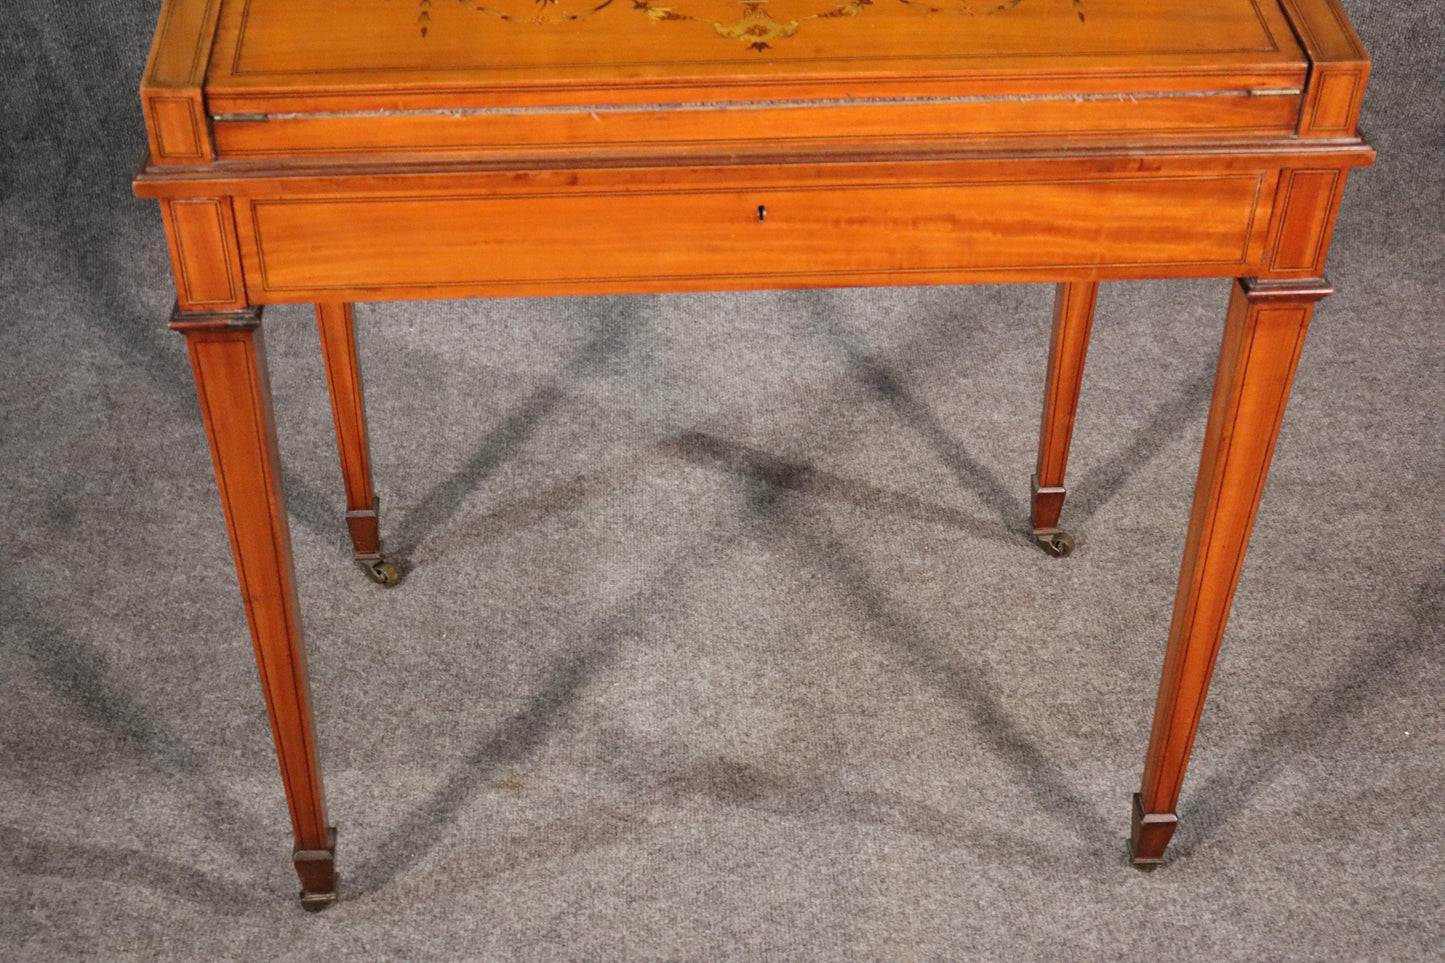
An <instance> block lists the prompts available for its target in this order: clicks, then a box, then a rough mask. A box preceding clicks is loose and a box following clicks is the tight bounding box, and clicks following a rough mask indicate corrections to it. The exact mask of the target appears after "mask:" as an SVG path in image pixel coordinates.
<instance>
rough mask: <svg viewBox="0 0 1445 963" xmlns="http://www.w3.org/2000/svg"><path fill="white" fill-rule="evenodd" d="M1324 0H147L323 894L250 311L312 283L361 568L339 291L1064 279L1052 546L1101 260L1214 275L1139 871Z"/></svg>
mask: <svg viewBox="0 0 1445 963" xmlns="http://www.w3.org/2000/svg"><path fill="white" fill-rule="evenodd" d="M1368 73H1369V60H1368V57H1367V56H1366V54H1365V51H1364V49H1363V48H1362V47H1361V45H1360V42H1359V39H1358V38H1357V37H1356V35H1355V33H1354V31H1353V30H1352V29H1351V27H1350V25H1349V23H1348V21H1347V20H1346V18H1345V15H1344V13H1343V12H1342V11H1341V9H1340V7H1339V5H1338V3H1337V2H1336V0H987V2H985V0H742V2H737V0H164V3H163V6H162V10H161V16H160V23H159V26H158V27H157V30H156V36H155V42H154V45H153V46H152V48H151V53H150V60H149V63H148V65H147V67H146V73H145V79H144V82H143V85H142V88H141V97H142V101H143V105H144V111H145V119H146V126H147V128H148V133H149V145H150V155H149V158H148V160H147V161H146V163H145V165H144V167H143V168H142V170H141V172H140V174H139V175H138V177H137V178H136V182H135V188H136V192H137V193H138V194H140V195H142V196H144V197H153V198H156V199H158V200H159V201H160V204H161V210H162V212H163V215H164V219H165V225H166V232H167V237H168V239H169V243H170V252H171V258H172V263H173V266H174V270H175V279H176V289H177V306H176V311H175V314H174V316H173V317H172V319H171V327H173V328H175V329H176V330H177V331H180V332H182V333H183V334H184V335H185V337H186V341H187V344H188V346H189V351H190V358H191V367H192V371H193V372H194V375H195V381H196V390H197V392H198V394H199V396H200V402H201V411H202V414H203V417H204V419H205V424H206V431H207V433H208V435H209V438H210V445H211V455H212V457H213V459H214V462H215V468H216V480H217V483H218V485H219V488H220V494H221V503H222V507H223V509H224V511H225V515H226V524H227V527H228V529H229V531H230V537H231V546H232V549H233V551H234V554H235V561H236V569H237V573H238V575H239V578H240V583H241V594H242V598H243V600H244V602H245V607H246V616H247V619H248V620H249V623H250V628H251V636H252V641H253V642H254V644H255V652H256V660H257V663H258V665H259V668H260V675H261V684H262V689H263V691H264V693H265V698H266V705H267V708H268V710H269V713H270V719H271V726H272V731H273V734H274V736H275V742H276V752H277V755H278V756H279V759H280V764H281V773H282V776H283V779H284V782H285V788H286V799H287V801H288V803H289V805H290V811H291V820H292V823H293V826H294V828H295V834H296V839H295V851H294V862H295V866H296V870H297V872H298V874H299V875H300V878H301V884H302V900H303V903H305V904H306V905H307V906H309V907H312V908H319V907H320V906H324V905H326V904H327V903H328V902H330V901H331V900H333V899H334V898H335V893H336V870H335V831H334V829H333V828H332V826H331V823H330V820H329V819H328V817H327V814H326V806H325V802H324V800H323V795H322V786H321V770H320V764H319V762H318V758H317V752H316V739H315V731H314V726H313V721H312V712H311V707H310V698H309V692H308V682H307V675H306V660H305V653H304V647H303V643H302V635H301V617H300V613H299V611H298V608H297V601H296V599H297V596H296V587H295V577H294V574H293V571H292V564H291V550H290V543H289V535H288V533H287V525H286V507H285V499H284V497H283V494H282V489H281V472H280V468H279V465H278V461H277V454H276V440H275V429H274V426H273V422H272V413H271V400H270V393H269V389H268V387H267V378H266V362H265V355H264V351H263V345H262V339H261V306H262V305H266V304H275V303H288V302H309V303H314V304H315V305H316V310H317V316H318V320H319V325H320V331H321V343H322V348H323V351H324V354H325V362H326V369H327V375H328V379H329V383H330V391H331V403H332V411H333V414H334V416H335V421H336V432H337V438H338V441H339V444H340V450H341V463H342V468H343V476H344V480H345V486H346V500H347V507H348V511H347V514H346V521H347V524H348V526H349V528H350V531H351V536H352V539H353V541H354V543H355V548H356V554H357V557H358V558H359V559H361V560H362V561H363V562H365V563H366V565H367V566H368V571H369V572H370V573H371V574H372V575H373V577H374V578H376V579H377V580H378V581H381V582H388V581H392V580H394V579H395V577H396V571H395V569H394V568H393V567H392V566H391V565H390V564H389V563H388V562H387V561H386V560H385V559H384V558H383V557H382V547H381V543H380V539H379V537H378V526H377V512H376V500H375V498H374V496H373V493H372V485H371V477H370V469H369V466H368V463H367V446H366V431H365V418H364V414H363V411H362V404H361V384H360V378H359V375H358V372H357V365H356V349H355V341H354V337H353V329H352V312H351V305H352V303H353V302H355V301H362V300H384V299H401V298H456V297H487V296H499V295H507V296H511V295H554V294H600V293H634V292H655V291H675V292H680V291H710V290H738V289H746V288H785V287H831V286H845V285H888V284H956V283H963V282H981V281H988V282H1004V281H1040V280H1047V281H1053V282H1057V283H1058V294H1057V301H1056V308H1055V313H1054V326H1053V336H1052V340H1051V344H1050V350H1049V359H1048V374H1047V384H1046V394H1045V403H1044V416H1043V427H1042V431H1041V434H1040V445H1039V456H1038V468H1037V473H1036V475H1035V477H1034V481H1033V526H1034V532H1035V534H1036V535H1037V537H1038V538H1039V541H1040V543H1041V545H1042V546H1043V547H1044V548H1045V549H1046V550H1048V551H1050V552H1052V553H1053V554H1058V555H1064V554H1067V553H1068V551H1069V550H1070V548H1071V546H1072V540H1071V539H1070V538H1069V537H1068V535H1067V534H1066V533H1064V532H1062V531H1061V530H1060V529H1059V524H1058V523H1059V515H1060V509H1061V507H1062V505H1063V501H1064V465H1065V461H1066V458H1067V455H1068V450H1069V438H1070V432H1071V429H1072V426H1073V419H1074V410H1075V406H1076V402H1077V398H1078V390H1079V383H1080V377H1081V374H1082V370H1083V364H1084V355H1085V349H1086V346H1087V343H1088V334H1089V327H1090V324H1091V321H1092V318H1093V311H1094V303H1095V297H1096V294H1097V290H1098V284H1099V282H1100V281H1107V280H1113V279H1122V278H1173V277H1203V276H1210V277H1226V278H1233V279H1235V282H1234V292H1233V296H1232V299H1231V301H1230V305H1229V311H1228V317H1227V321H1226V324H1225V330H1224V338H1223V345H1222V348H1221V351H1220V356H1219V369H1218V375H1217V379H1216V382H1215V388H1214V395H1213V400H1212V402H1211V406H1210V412H1209V421H1208V427H1207V429H1206V436H1205V441H1204V453H1203V457H1202V460H1201V463H1200V469H1199V480H1198V485H1197V488H1196V492H1195V497H1194V507H1193V510H1192V513H1191V516H1190V519H1189V532H1188V537H1187V541H1186V545H1185V550H1184V560H1183V567H1182V571H1181V574H1180V578H1179V590H1178V597H1177V601H1176V605H1175V614H1174V621H1173V626H1172V628H1171V630H1170V635H1169V640H1168V647H1167V650H1166V653H1165V657H1164V672H1163V679H1162V683H1161V685H1160V689H1159V700H1158V705H1157V709H1156V711H1155V716H1154V726H1153V732H1152V735H1151V736H1150V739H1149V747H1148V752H1147V755H1146V758H1145V763H1144V779H1143V786H1142V788H1141V789H1140V791H1139V793H1138V794H1137V795H1135V797H1134V814H1133V831H1132V834H1131V837H1132V851H1133V858H1134V860H1135V862H1137V863H1152V862H1158V861H1159V860H1160V859H1161V857H1162V856H1163V853H1164V848H1165V845H1166V844H1167V843H1168V841H1169V838H1170V836H1171V835H1172V833H1173V832H1174V827H1175V824H1176V817H1175V806H1176V803H1177V801H1178V798H1179V787H1180V782H1181V780H1182V779H1183V775H1184V768H1185V765H1186V763H1187V761H1188V757H1189V750H1190V747H1191V745H1192V743H1193V740H1194V733H1195V729H1196V726H1197V724H1198V720H1199V713H1200V709H1201V707H1202V705H1203V702H1204V697H1205V692H1206V690H1207V688H1208V685H1209V676H1210V672H1211V670H1212V668H1213V665H1214V660H1215V655H1216V653H1217V652H1218V647H1219V642H1220V637H1221V635H1222V633H1223V630H1224V624H1225V619H1226V617H1227V615H1228V613H1229V607H1230V602H1231V599H1232V597H1233V594H1234V588H1235V582H1236V580H1237V578H1238V575H1239V570H1240V564H1241V562H1242V560H1243V557H1244V552H1245V547H1246V544H1247V542H1248V540H1249V533H1250V528H1251V526H1252V524H1253V520H1254V516H1255V511H1256V508H1257V506H1258V503H1259V498H1260V492H1261V489H1262V487H1263V484H1264V478H1265V473H1266V471H1267V469H1268V466H1269V461H1270V455H1271V453H1272V451H1273V448H1274V441H1275V437H1276V434H1277V432H1278V428H1279V424H1280V419H1281V417H1282V416H1283V414H1284V408H1285V401H1286V398H1287V397H1288V395H1289V390H1290V383H1291V380H1292V378H1293V375H1294V370H1295V363H1296V361H1297V359H1298V357H1299V353H1300V346H1301V343H1302V340H1303V338H1304V334H1305V329H1306V326H1307V325H1308V322H1309V319H1310V315H1311V312H1312V310H1313V308H1314V305H1315V303H1316V302H1317V301H1318V300H1319V299H1321V298H1323V297H1325V296H1326V295H1328V294H1329V293H1330V288H1329V285H1328V284H1327V283H1326V282H1325V280H1324V278H1323V268H1324V262H1325V255H1326V252H1327V250H1328V248H1329V244H1330V237H1331V234H1332V232H1333V228H1334V222H1335V214H1336V211H1337V209H1338V206H1339V203H1340V197H1341V193H1342V191H1343V189H1344V186H1345V179H1346V176H1347V174H1348V172H1349V171H1350V170H1351V169H1353V168H1356V167H1361V166H1366V165H1368V164H1370V163H1371V162H1372V161H1373V158H1374V154H1373V152H1372V151H1371V149H1370V147H1369V146H1368V145H1367V144H1366V143H1365V142H1364V141H1363V140H1362V139H1361V138H1360V136H1359V134H1358V131H1357V123H1358V117H1359V108H1360V101H1361V98H1362V96H1363V94H1364V89H1365V82H1366V79H1367V76H1368Z"/></svg>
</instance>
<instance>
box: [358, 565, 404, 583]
mask: <svg viewBox="0 0 1445 963" xmlns="http://www.w3.org/2000/svg"><path fill="white" fill-rule="evenodd" d="M361 570H362V571H363V572H365V573H366V577H367V578H369V579H371V580H372V581H373V582H375V583H376V584H377V585H383V586H385V587H387V588H391V587H392V586H393V585H395V584H396V583H398V582H400V581H401V569H399V568H397V567H396V566H395V565H393V564H392V563H391V562H387V561H377V562H362V563H361Z"/></svg>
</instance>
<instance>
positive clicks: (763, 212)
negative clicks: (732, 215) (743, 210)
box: [758, 204, 768, 224]
mask: <svg viewBox="0 0 1445 963" xmlns="http://www.w3.org/2000/svg"><path fill="white" fill-rule="evenodd" d="M767 216H768V209H767V208H766V207H764V206H763V205H761V204H759V205H758V223H759V224H761V223H762V222H763V221H764V220H765V219H766V218H767Z"/></svg>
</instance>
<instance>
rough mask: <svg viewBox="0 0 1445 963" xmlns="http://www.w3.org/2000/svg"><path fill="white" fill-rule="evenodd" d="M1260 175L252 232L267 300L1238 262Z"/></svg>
mask: <svg viewBox="0 0 1445 963" xmlns="http://www.w3.org/2000/svg"><path fill="white" fill-rule="evenodd" d="M1265 180H1266V178H1264V177H1262V176H1261V175H1259V174H1257V173H1247V174H1221V175H1212V176H1188V177H1159V176H1154V177H1137V178H1111V179H1107V180H1097V179H1096V180H1057V181H1046V182H1042V183H1040V182H1037V181H1030V182H1027V183H1024V182H1020V183H996V182H995V183H956V184H930V185H905V186H882V185H879V186H867V185H850V186H848V187H831V188H830V187H810V188H799V187H796V186H794V187H788V188H781V189H776V190H772V189H768V188H766V187H758V188H749V189H738V190H729V191H669V192H646V191H643V192H628V193H546V194H514V195H502V196H498V195H490V196H456V195H452V196H386V197H334V198H275V199H267V198H256V199H252V200H251V201H249V202H248V203H247V206H248V208H249V211H248V212H247V215H246V216H244V217H243V218H241V220H242V221H243V224H242V228H241V232H242V243H243V249H244V250H245V254H246V257H245V260H246V267H247V288H248V290H249V291H250V292H251V294H252V296H253V298H254V299H256V300H258V301H268V300H270V301H296V300H309V299H310V298H311V296H312V295H313V294H316V295H321V294H325V293H326V292H330V294H329V295H328V296H338V292H341V293H344V294H345V295H347V296H355V297H356V298H357V299H365V298H367V297H374V296H384V297H397V298H400V297H425V296H438V295H442V296H445V295H447V294H448V293H451V294H454V295H456V296H463V295H471V294H503V295H505V294H531V293H545V292H547V291H555V292H557V293H566V292H576V293H584V292H627V291H648V290H654V291H655V290H707V289H728V288H738V287H757V286H764V287H791V286H799V287H805V286H835V285H838V286H841V285H847V284H887V283H892V284H908V283H913V282H915V281H916V282H917V283H936V282H938V281H940V280H948V279H950V278H954V277H955V276H956V279H957V280H959V281H967V280H970V279H971V277H970V274H971V273H973V272H985V271H986V272H990V273H992V274H994V275H998V273H999V272H1000V271H1004V272H1008V271H1010V270H1012V271H1014V272H1016V273H1018V274H1019V276H1021V277H1022V276H1027V275H1028V274H1029V272H1041V273H1042V272H1048V271H1055V272H1057V271H1060V270H1078V269H1096V270H1099V271H1101V272H1107V271H1108V270H1109V269H1110V268H1111V267H1113V268H1121V269H1123V268H1126V267H1127V266H1129V265H1134V266H1139V265H1143V266H1156V267H1157V266H1165V265H1180V266H1187V267H1191V268H1193V270H1192V271H1183V272H1180V273H1196V274H1208V273H1221V274H1227V273H1231V272H1235V273H1237V272H1238V271H1239V269H1240V268H1241V267H1242V266H1243V265H1245V263H1246V262H1247V261H1248V259H1249V257H1250V252H1251V249H1252V248H1253V247H1254V246H1256V245H1257V244H1258V243H1259V242H1260V241H1261V238H1260V236H1259V235H1260V234H1261V233H1262V229H1263V227H1264V224H1263V222H1264V221H1265V220H1267V218H1265V217H1258V216H1256V215H1257V208H1258V207H1259V206H1260V202H1261V200H1262V199H1265V198H1267V196H1268V194H1269V191H1268V190H1266V189H1264V188H1265V186H1266V185H1265V183H1264V181H1265ZM1126 273H1127V272H1126ZM1166 273H1167V272H1166ZM383 286H385V287H387V288H388V289H389V290H388V291H386V292H385V294H383V295H378V294H377V292H376V289H378V288H380V287H383Z"/></svg>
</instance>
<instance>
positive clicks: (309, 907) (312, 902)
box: [301, 889, 336, 913]
mask: <svg viewBox="0 0 1445 963" xmlns="http://www.w3.org/2000/svg"><path fill="white" fill-rule="evenodd" d="M335 902H336V891H335V890H332V891H331V892H329V893H308V892H306V891H305V890H304V889H303V890H302V891H301V908H302V909H304V910H305V911H306V912H308V913H319V912H321V911H322V910H324V909H326V908H327V907H329V906H330V905H331V904H332V903H335Z"/></svg>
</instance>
